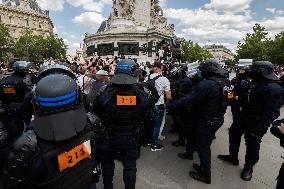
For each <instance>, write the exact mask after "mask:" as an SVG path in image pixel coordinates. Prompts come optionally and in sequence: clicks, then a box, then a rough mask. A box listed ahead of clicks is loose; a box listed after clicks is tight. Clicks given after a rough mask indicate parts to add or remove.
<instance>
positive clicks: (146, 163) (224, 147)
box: [98, 108, 284, 189]
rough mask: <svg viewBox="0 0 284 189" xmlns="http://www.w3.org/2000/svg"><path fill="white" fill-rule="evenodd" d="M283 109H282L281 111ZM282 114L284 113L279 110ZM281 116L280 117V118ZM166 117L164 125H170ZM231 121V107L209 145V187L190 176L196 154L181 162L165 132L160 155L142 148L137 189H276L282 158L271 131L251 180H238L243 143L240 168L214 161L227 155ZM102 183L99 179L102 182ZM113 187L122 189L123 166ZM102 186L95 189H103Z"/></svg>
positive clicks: (171, 136) (240, 157)
mask: <svg viewBox="0 0 284 189" xmlns="http://www.w3.org/2000/svg"><path fill="white" fill-rule="evenodd" d="M283 110H284V109H283ZM282 112H284V111H282ZM283 115H284V114H283V113H282V115H281V117H283ZM170 122H171V118H170V117H168V120H167V123H168V124H170ZM231 122H232V118H231V112H230V108H229V109H228V112H227V114H226V116H225V124H224V126H223V127H222V128H221V129H220V130H219V131H218V132H217V134H216V137H217V139H216V140H215V141H214V142H213V144H212V184H211V185H206V184H203V183H200V182H197V181H194V180H193V179H191V178H190V177H189V174H188V173H189V171H190V170H192V163H193V162H196V163H199V159H198V157H197V154H195V155H194V161H189V160H182V159H179V158H178V157H177V153H179V152H183V150H184V148H182V147H181V148H176V147H173V146H172V145H171V142H172V141H174V140H175V139H176V138H177V136H176V135H174V134H168V132H167V129H169V128H168V127H167V128H166V129H165V132H164V135H165V136H166V139H165V140H164V141H162V142H161V143H163V144H164V145H165V149H164V150H163V151H160V152H151V151H150V149H149V148H143V149H142V156H141V159H140V160H139V161H138V172H137V185H136V186H137V187H136V188H137V189H273V188H275V186H276V180H275V179H276V177H277V175H278V171H279V169H280V166H281V164H282V162H283V159H281V155H283V154H284V150H283V149H282V148H281V147H280V145H279V140H278V139H276V138H275V137H273V136H272V135H271V134H270V132H268V134H266V135H265V137H264V139H263V142H262V145H261V152H260V161H259V163H258V164H257V165H256V167H255V170H254V174H253V179H252V181H250V182H244V181H242V180H241V179H240V176H239V175H240V173H241V170H242V167H243V164H244V157H245V144H244V139H243V140H242V144H241V149H240V155H239V159H240V166H239V167H234V166H231V165H229V164H226V163H224V162H221V161H220V160H218V159H217V155H218V154H227V153H228V128H229V126H230V125H231ZM101 180H102V179H101ZM114 186H115V187H114V188H115V189H123V188H124V187H123V179H122V166H121V163H119V162H116V171H115V177H114ZM102 188H103V186H102V184H101V183H99V185H98V189H102Z"/></svg>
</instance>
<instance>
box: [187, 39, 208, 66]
mask: <svg viewBox="0 0 284 189" xmlns="http://www.w3.org/2000/svg"><path fill="white" fill-rule="evenodd" d="M181 50H182V56H183V58H184V59H185V60H187V61H189V62H195V61H198V60H205V59H209V58H213V56H212V54H211V53H210V52H209V51H208V50H207V49H205V48H202V47H201V46H199V45H198V44H197V43H193V42H192V41H184V42H183V43H182V45H181Z"/></svg>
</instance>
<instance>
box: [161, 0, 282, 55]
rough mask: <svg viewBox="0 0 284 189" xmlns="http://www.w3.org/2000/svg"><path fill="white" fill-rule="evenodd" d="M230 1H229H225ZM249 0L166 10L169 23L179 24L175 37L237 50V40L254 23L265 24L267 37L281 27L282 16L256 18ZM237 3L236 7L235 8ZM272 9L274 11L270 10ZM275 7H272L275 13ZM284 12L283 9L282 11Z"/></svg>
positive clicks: (279, 30)
mask: <svg viewBox="0 0 284 189" xmlns="http://www.w3.org/2000/svg"><path fill="white" fill-rule="evenodd" d="M227 2H230V3H227ZM250 2H251V0H239V1H236V0H233V1H223V0H211V2H210V3H209V4H206V5H204V6H203V7H201V8H199V9H189V8H184V9H173V8H168V9H165V11H164V13H165V15H166V17H167V18H169V22H171V23H178V24H177V25H176V26H177V28H178V30H179V34H178V36H181V37H185V38H186V39H190V40H192V41H194V42H197V43H199V44H206V43H207V42H208V41H212V42H213V43H215V44H216V43H217V44H222V45H225V46H227V47H228V48H229V49H230V50H232V51H233V52H235V51H236V47H237V43H238V41H241V40H242V39H243V38H244V37H245V35H246V34H247V33H249V32H251V31H252V27H253V26H254V24H255V23H259V24H261V25H262V26H265V27H266V29H267V30H268V31H269V34H270V37H273V36H274V35H275V34H277V33H280V32H281V31H282V30H283V25H281V24H280V23H284V16H281V15H279V13H280V10H279V13H278V15H275V16H274V17H273V18H270V19H267V18H264V19H262V20H256V19H255V17H254V13H252V12H251V11H250V9H249V7H250ZM236 6H239V8H237V9H235V7H236ZM270 11H273V10H270ZM276 12H277V9H276V10H275V13H276ZM283 12H284V11H283Z"/></svg>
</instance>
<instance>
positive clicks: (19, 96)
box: [0, 61, 33, 180]
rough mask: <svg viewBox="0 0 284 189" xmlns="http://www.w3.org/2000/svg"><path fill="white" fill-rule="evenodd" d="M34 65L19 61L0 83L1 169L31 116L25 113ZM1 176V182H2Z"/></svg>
mask: <svg viewBox="0 0 284 189" xmlns="http://www.w3.org/2000/svg"><path fill="white" fill-rule="evenodd" d="M32 68H33V65H32V63H30V62H22V61H17V62H15V63H14V64H13V65H12V69H13V71H14V72H13V73H12V74H11V75H7V76H5V77H3V78H2V80H1V82H0V99H1V112H0V113H1V115H0V116H1V117H0V118H1V120H0V121H1V132H0V169H2V166H3V162H4V161H5V159H6V157H7V153H8V152H9V150H10V148H11V144H12V143H13V142H14V140H16V139H17V138H18V137H19V136H20V135H21V134H22V132H23V130H24V126H25V124H24V123H26V125H27V124H28V123H29V120H30V119H31V116H28V115H27V114H26V112H25V111H23V110H24V109H23V101H24V99H25V95H26V93H27V92H28V91H30V88H31V86H32V81H31V77H30V75H29V73H30V72H31V69H32ZM1 178H2V177H1V176H0V180H1Z"/></svg>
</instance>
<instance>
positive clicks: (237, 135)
mask: <svg viewBox="0 0 284 189" xmlns="http://www.w3.org/2000/svg"><path fill="white" fill-rule="evenodd" d="M11 68H12V69H13V71H12V70H9V69H8V71H9V73H10V74H9V75H6V76H4V77H3V78H2V79H1V85H0V90H1V91H0V95H1V103H2V107H1V108H0V109H1V111H0V112H1V115H0V116H1V124H0V135H1V138H0V158H1V159H0V162H1V164H0V166H1V167H0V168H1V169H2V170H3V171H2V172H1V179H0V180H1V184H2V187H3V188H4V189H6V188H11V189H14V188H24V189H25V188H62V189H66V188H71V189H72V188H74V189H75V188H82V189H95V188H96V182H97V181H98V180H99V177H100V174H101V173H102V177H103V184H104V188H105V189H113V188H115V186H113V176H114V169H115V163H114V161H115V159H118V160H120V161H121V162H122V164H123V167H124V171H123V180H124V183H125V188H126V189H134V188H135V184H136V172H137V168H136V161H137V159H138V158H139V156H140V148H141V147H142V146H145V147H146V146H149V147H150V150H151V151H152V152H156V151H160V150H163V148H164V146H163V145H162V144H161V143H160V142H159V139H163V138H164V137H163V136H162V131H163V127H164V124H165V117H166V115H167V113H168V114H170V115H171V116H172V117H173V121H174V124H173V128H172V130H171V132H178V140H177V141H174V142H173V143H172V145H174V146H186V149H185V150H186V152H184V153H179V154H178V157H179V158H182V159H188V160H192V159H193V157H194V156H193V154H194V153H197V154H198V157H199V160H200V164H193V168H194V170H195V171H191V172H190V176H191V177H192V178H193V179H195V180H198V181H201V182H204V183H207V184H210V183H211V144H212V141H213V140H214V139H215V133H216V132H217V131H218V130H219V128H220V127H221V126H222V125H223V124H224V115H225V113H226V110H227V107H228V106H231V110H232V118H233V124H232V126H231V127H230V131H229V143H230V144H229V146H230V147H229V155H219V156H218V158H219V159H220V160H223V161H226V162H229V163H230V164H232V165H235V166H238V165H239V158H238V152H239V148H240V142H241V136H242V135H244V136H245V140H246V147H247V148H246V158H245V165H244V168H243V171H242V173H241V178H242V179H243V180H245V181H250V180H251V179H252V177H253V168H254V166H255V165H256V163H257V162H258V160H259V149H260V145H261V141H262V140H261V139H262V137H263V136H264V135H265V134H266V132H267V130H268V129H269V127H270V124H272V123H273V121H274V120H276V119H277V118H278V117H279V116H280V108H281V106H282V105H283V103H284V101H283V95H284V89H283V83H282V82H281V80H280V79H279V78H278V77H277V76H276V75H275V73H274V71H275V67H274V65H273V64H272V63H270V62H267V61H256V62H254V63H253V64H252V65H251V66H250V67H237V68H236V73H237V75H236V77H235V78H234V79H233V80H232V81H230V80H229V72H228V71H227V70H226V69H224V68H223V67H222V66H221V65H220V64H219V63H218V62H217V61H215V60H206V61H203V62H201V63H200V64H199V65H198V68H194V70H195V71H194V74H192V73H193V72H192V70H191V71H190V74H189V65H188V64H179V63H162V62H160V61H155V62H154V63H152V64H151V63H150V62H147V63H145V64H138V63H137V61H136V60H131V59H124V58H117V57H115V58H113V59H108V58H107V59H105V60H103V59H102V58H100V57H98V58H93V59H91V60H90V61H85V62H84V63H78V62H76V61H75V62H73V63H70V62H66V61H55V60H52V59H50V60H45V61H44V62H43V63H42V64H36V65H33V64H32V63H29V62H23V61H16V62H15V63H14V64H13V65H12V66H11ZM5 69H6V68H5V67H1V71H2V72H4V71H5ZM2 110H3V111H2ZM271 132H272V133H273V134H274V135H275V136H276V137H278V138H280V139H281V141H282V142H281V144H282V146H283V140H284V137H283V136H284V121H283V120H279V121H276V122H274V124H273V127H271ZM283 167H284V166H283ZM283 167H282V169H281V171H280V174H279V179H278V186H277V189H281V188H283V182H281V181H283V179H284V178H283V176H284V168H283Z"/></svg>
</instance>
